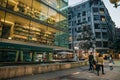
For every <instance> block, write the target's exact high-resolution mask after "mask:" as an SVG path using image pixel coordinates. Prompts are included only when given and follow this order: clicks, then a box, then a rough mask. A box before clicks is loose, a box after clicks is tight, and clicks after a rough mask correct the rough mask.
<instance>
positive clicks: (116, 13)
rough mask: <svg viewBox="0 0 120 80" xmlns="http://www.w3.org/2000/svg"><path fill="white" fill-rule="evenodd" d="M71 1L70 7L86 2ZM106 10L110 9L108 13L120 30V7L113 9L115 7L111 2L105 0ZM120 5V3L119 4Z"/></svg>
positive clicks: (79, 0)
mask: <svg viewBox="0 0 120 80" xmlns="http://www.w3.org/2000/svg"><path fill="white" fill-rule="evenodd" d="M68 1H69V3H68V4H69V6H70V5H75V4H78V3H80V2H81V1H85V0H68ZM103 2H104V4H105V6H106V8H107V9H108V12H109V14H110V16H111V18H112V20H113V21H114V22H115V24H116V27H119V28H120V6H118V7H117V8H115V7H113V6H114V5H113V4H111V3H110V2H109V0H103ZM119 4H120V2H119Z"/></svg>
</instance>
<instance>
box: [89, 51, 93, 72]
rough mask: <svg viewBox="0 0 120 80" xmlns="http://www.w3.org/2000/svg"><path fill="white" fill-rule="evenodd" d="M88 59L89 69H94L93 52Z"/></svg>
mask: <svg viewBox="0 0 120 80" xmlns="http://www.w3.org/2000/svg"><path fill="white" fill-rule="evenodd" d="M88 61H89V71H92V70H94V67H93V61H94V56H93V54H92V52H91V53H90V55H89V56H88Z"/></svg>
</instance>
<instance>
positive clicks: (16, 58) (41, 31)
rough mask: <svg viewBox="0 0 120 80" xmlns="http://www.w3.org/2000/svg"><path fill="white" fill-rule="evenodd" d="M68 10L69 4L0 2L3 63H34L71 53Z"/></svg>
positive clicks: (44, 0) (30, 0)
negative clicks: (55, 52)
mask: <svg viewBox="0 0 120 80" xmlns="http://www.w3.org/2000/svg"><path fill="white" fill-rule="evenodd" d="M67 6H68V1H67V0H0V62H34V61H36V58H38V57H39V58H45V59H48V58H49V54H51V53H53V51H54V50H55V49H58V50H61V49H62V50H69V49H68V31H67V30H68V25H67ZM63 35H64V36H63ZM37 61H38V59H37Z"/></svg>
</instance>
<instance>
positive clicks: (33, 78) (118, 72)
mask: <svg viewBox="0 0 120 80" xmlns="http://www.w3.org/2000/svg"><path fill="white" fill-rule="evenodd" d="M117 63H120V61H115V65H117V66H114V69H113V70H110V69H109V66H108V65H107V64H106V66H105V68H104V69H105V75H102V74H101V73H100V76H97V74H96V71H95V72H90V71H88V66H84V67H78V68H73V69H67V70H62V71H55V72H49V73H44V74H37V75H30V76H24V77H19V78H14V79H9V80H120V65H119V64H117Z"/></svg>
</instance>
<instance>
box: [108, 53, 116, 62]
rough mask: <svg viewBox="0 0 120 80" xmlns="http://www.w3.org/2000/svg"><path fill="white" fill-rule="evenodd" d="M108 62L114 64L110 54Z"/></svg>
mask: <svg viewBox="0 0 120 80" xmlns="http://www.w3.org/2000/svg"><path fill="white" fill-rule="evenodd" d="M109 62H110V63H113V64H115V63H114V61H113V56H112V54H110V55H109Z"/></svg>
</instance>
